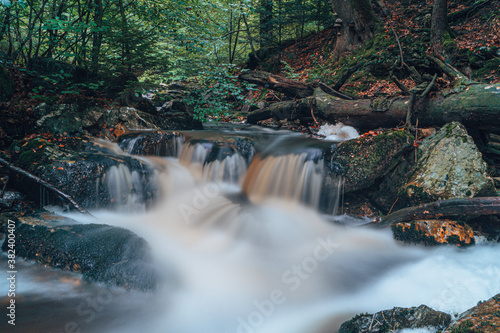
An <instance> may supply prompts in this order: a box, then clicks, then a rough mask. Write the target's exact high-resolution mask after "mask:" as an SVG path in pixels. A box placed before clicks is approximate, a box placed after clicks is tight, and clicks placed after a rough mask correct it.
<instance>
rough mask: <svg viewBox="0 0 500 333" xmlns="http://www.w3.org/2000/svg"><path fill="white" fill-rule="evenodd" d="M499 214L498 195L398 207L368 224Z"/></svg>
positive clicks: (387, 225) (385, 226) (383, 226)
mask: <svg viewBox="0 0 500 333" xmlns="http://www.w3.org/2000/svg"><path fill="white" fill-rule="evenodd" d="M490 215H500V197H477V198H460V199H449V200H443V201H435V202H431V203H428V204H425V205H421V206H417V207H409V208H404V209H400V210H398V211H396V212H394V213H392V214H389V215H387V216H384V217H383V218H382V219H381V220H380V221H378V222H371V223H369V224H367V225H368V226H373V227H376V228H387V227H390V226H391V225H392V224H394V223H400V222H409V221H413V220H425V219H440V218H446V217H448V218H457V217H467V218H474V217H478V216H490Z"/></svg>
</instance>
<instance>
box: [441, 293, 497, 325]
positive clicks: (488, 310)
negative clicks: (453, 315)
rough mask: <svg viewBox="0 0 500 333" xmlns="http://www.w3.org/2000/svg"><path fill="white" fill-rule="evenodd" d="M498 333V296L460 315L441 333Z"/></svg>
mask: <svg viewBox="0 0 500 333" xmlns="http://www.w3.org/2000/svg"><path fill="white" fill-rule="evenodd" d="M499 331H500V294H497V295H495V296H493V297H492V298H490V299H489V300H487V301H485V302H480V303H478V305H477V306H475V307H473V308H471V309H469V310H467V311H465V312H464V313H462V314H461V315H460V316H459V317H458V320H456V321H455V322H454V323H453V324H452V325H450V326H449V327H448V328H446V329H445V330H444V331H443V332H442V333H497V332H499Z"/></svg>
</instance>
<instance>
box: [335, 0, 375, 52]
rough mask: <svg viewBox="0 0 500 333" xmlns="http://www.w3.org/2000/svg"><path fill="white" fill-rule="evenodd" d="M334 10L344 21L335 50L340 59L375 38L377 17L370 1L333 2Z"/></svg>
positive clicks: (344, 0)
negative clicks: (344, 54)
mask: <svg viewBox="0 0 500 333" xmlns="http://www.w3.org/2000/svg"><path fill="white" fill-rule="evenodd" d="M333 10H334V11H335V12H336V13H337V15H338V17H339V18H340V19H341V20H342V23H341V24H342V25H341V27H340V28H339V34H338V36H337V41H336V43H335V48H334V49H333V54H334V58H338V57H339V56H340V55H341V54H342V53H343V52H345V51H350V50H352V49H353V48H354V47H355V46H356V45H359V44H363V43H364V42H366V41H367V40H369V39H370V38H372V37H373V28H374V23H375V16H374V14H373V10H372V6H371V3H370V0H333Z"/></svg>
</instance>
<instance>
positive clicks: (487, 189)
mask: <svg viewBox="0 0 500 333" xmlns="http://www.w3.org/2000/svg"><path fill="white" fill-rule="evenodd" d="M401 195H402V196H403V197H404V198H405V199H407V200H408V201H409V202H410V204H411V205H420V204H423V203H428V202H432V201H437V200H445V199H452V198H472V197H478V196H496V191H495V186H494V183H493V180H492V179H491V178H490V177H489V176H488V174H487V164H486V162H484V160H483V158H482V155H481V153H480V152H479V150H478V149H477V147H476V145H475V144H474V141H473V140H472V138H471V137H470V136H469V135H468V134H467V130H466V129H465V128H464V126H463V125H462V124H460V123H458V122H452V123H449V124H446V125H445V126H443V127H442V128H441V129H440V130H439V131H438V132H437V133H436V134H435V135H434V136H432V137H429V138H428V139H426V140H424V141H423V142H422V144H421V145H420V147H419V150H418V164H417V166H416V169H415V171H414V172H413V174H412V175H411V176H410V177H409V180H408V181H407V183H406V185H404V186H403V188H402V189H401Z"/></svg>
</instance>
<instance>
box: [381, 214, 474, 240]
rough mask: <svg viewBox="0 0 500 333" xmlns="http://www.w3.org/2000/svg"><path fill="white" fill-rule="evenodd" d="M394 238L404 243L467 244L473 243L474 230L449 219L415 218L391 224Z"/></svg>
mask: <svg viewBox="0 0 500 333" xmlns="http://www.w3.org/2000/svg"><path fill="white" fill-rule="evenodd" d="M391 229H392V232H393V235H394V238H395V239H396V240H399V241H402V242H405V243H414V244H422V245H426V246H430V245H443V244H448V245H457V246H468V245H473V244H475V241H474V232H473V231H472V229H471V227H469V226H468V225H466V224H465V223H460V222H457V221H450V220H417V221H412V222H407V223H395V224H393V225H392V226H391Z"/></svg>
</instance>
